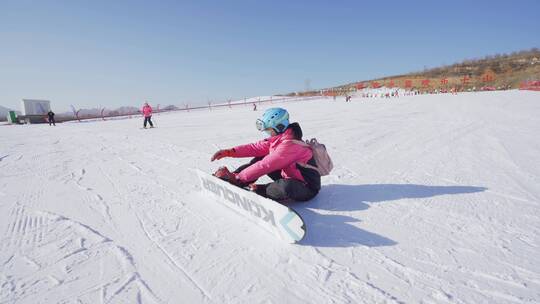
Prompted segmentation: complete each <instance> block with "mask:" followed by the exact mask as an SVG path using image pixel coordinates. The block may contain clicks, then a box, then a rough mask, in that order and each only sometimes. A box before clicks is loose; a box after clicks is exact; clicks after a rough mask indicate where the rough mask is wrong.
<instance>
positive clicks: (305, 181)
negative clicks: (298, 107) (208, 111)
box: [210, 108, 321, 201]
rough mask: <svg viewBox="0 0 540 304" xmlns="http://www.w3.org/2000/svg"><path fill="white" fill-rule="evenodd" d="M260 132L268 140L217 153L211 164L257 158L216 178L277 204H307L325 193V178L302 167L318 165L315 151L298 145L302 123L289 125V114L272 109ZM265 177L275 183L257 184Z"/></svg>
mask: <svg viewBox="0 0 540 304" xmlns="http://www.w3.org/2000/svg"><path fill="white" fill-rule="evenodd" d="M256 126H257V129H258V130H259V131H261V132H266V133H267V134H268V136H269V137H268V138H265V139H264V140H261V141H258V142H255V143H251V144H245V145H240V146H236V147H234V148H230V149H222V150H219V151H217V152H216V153H214V155H213V156H212V158H211V159H210V160H211V161H215V160H219V159H222V158H224V157H253V159H252V160H251V161H250V162H249V163H247V164H245V165H242V166H240V167H239V168H238V169H236V170H235V171H233V172H230V171H229V169H228V168H227V167H221V168H219V169H218V170H217V171H216V172H215V173H214V175H215V176H216V177H218V178H221V179H223V180H226V181H228V182H230V183H231V184H234V185H237V186H240V187H246V186H249V188H250V189H251V190H252V191H254V192H256V193H257V194H259V195H261V196H264V197H267V198H270V199H273V200H276V201H287V200H294V201H307V200H310V199H312V198H313V197H315V196H316V195H317V193H318V192H319V190H320V189H321V175H320V174H319V172H318V171H317V170H315V169H313V168H308V167H304V166H302V164H310V165H313V166H314V165H315V161H314V159H313V153H312V151H311V149H310V148H309V147H307V146H305V145H299V144H297V143H294V142H293V141H294V140H302V129H301V128H300V125H299V124H298V123H291V124H289V113H288V112H287V110H285V109H282V108H271V109H268V110H266V111H265V112H264V114H263V115H262V117H261V118H260V119H257V121H256ZM263 175H267V176H269V177H270V178H271V179H272V180H273V182H271V183H268V184H255V182H256V181H257V179H258V178H260V177H261V176H263Z"/></svg>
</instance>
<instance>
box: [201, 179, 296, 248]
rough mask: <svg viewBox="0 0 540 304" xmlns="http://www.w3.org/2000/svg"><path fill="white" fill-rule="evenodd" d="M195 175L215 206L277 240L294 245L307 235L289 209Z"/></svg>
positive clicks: (217, 180) (247, 192)
mask: <svg viewBox="0 0 540 304" xmlns="http://www.w3.org/2000/svg"><path fill="white" fill-rule="evenodd" d="M195 171H196V173H197V175H198V177H199V181H200V184H201V189H202V192H203V193H204V194H209V195H210V196H212V197H213V198H214V199H215V200H216V201H217V202H218V203H220V204H222V205H224V206H226V207H228V208H230V209H232V210H234V211H236V212H237V213H239V214H240V215H242V216H243V217H244V218H245V219H247V220H249V221H251V222H254V223H256V224H257V226H259V227H261V228H263V229H264V230H266V231H268V232H270V233H272V234H274V235H275V236H277V237H278V238H279V239H281V240H283V241H285V242H288V243H291V244H294V243H298V242H300V241H301V240H302V239H303V238H304V236H305V235H306V225H305V223H304V221H303V220H302V217H300V215H299V214H298V213H296V211H294V210H293V209H291V208H290V207H287V206H285V205H282V204H280V203H278V202H276V201H274V200H271V199H268V198H265V197H262V196H260V195H258V194H256V193H254V192H251V191H248V190H246V189H244V188H240V187H237V186H234V185H232V184H229V183H227V182H226V181H223V180H221V179H219V178H217V177H215V176H213V175H211V174H208V173H206V172H203V171H201V170H199V169H195Z"/></svg>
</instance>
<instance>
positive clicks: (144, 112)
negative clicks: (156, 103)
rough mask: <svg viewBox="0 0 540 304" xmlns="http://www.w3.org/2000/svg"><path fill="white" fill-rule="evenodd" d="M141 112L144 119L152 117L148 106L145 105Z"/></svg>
mask: <svg viewBox="0 0 540 304" xmlns="http://www.w3.org/2000/svg"><path fill="white" fill-rule="evenodd" d="M142 112H143V114H144V117H150V116H152V107H151V106H149V105H145V106H144V107H143V108H142Z"/></svg>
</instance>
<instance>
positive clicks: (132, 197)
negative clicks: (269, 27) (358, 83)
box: [0, 91, 540, 303]
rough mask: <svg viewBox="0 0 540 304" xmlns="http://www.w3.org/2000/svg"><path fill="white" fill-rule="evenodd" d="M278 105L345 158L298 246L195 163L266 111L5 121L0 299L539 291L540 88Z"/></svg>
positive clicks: (445, 295) (311, 299)
mask: <svg viewBox="0 0 540 304" xmlns="http://www.w3.org/2000/svg"><path fill="white" fill-rule="evenodd" d="M280 105H282V106H286V107H287V109H288V110H289V111H290V114H291V118H292V120H294V121H299V122H300V123H301V125H302V127H303V130H304V134H305V135H306V137H317V138H318V139H319V140H320V141H322V142H323V143H325V144H326V145H327V147H328V149H329V152H330V154H331V156H332V157H333V160H334V164H335V169H334V171H333V172H332V174H331V175H330V176H328V177H324V178H323V184H324V186H323V189H322V190H321V192H320V194H319V195H318V196H317V197H316V199H314V200H313V201H311V202H307V203H301V204H296V205H294V208H295V209H297V210H298V212H299V213H300V214H301V215H302V216H303V218H304V219H305V221H306V222H307V226H308V235H307V237H306V238H305V239H304V241H303V242H302V243H301V244H300V245H289V244H285V243H283V242H280V241H279V240H278V239H276V238H275V237H273V236H272V235H270V234H268V233H266V232H265V231H263V230H261V229H259V228H257V227H255V226H253V224H251V223H249V222H245V221H243V220H242V218H241V217H239V216H238V215H237V214H235V213H233V212H231V211H229V209H227V208H225V207H223V206H220V205H219V204H217V203H216V202H214V201H212V200H210V199H208V198H205V197H203V196H202V195H201V194H200V192H199V186H198V183H197V181H196V179H195V176H194V174H193V173H192V172H191V171H190V170H189V168H194V167H198V168H201V169H202V170H206V171H213V170H215V169H216V168H217V167H218V166H220V165H228V166H232V167H235V166H238V165H239V164H241V163H242V162H243V161H245V160H240V159H223V160H220V161H219V162H215V163H211V162H209V158H210V156H211V154H212V153H213V152H214V151H215V150H216V149H218V148H219V147H221V148H225V147H231V146H233V145H237V144H241V143H246V142H250V141H254V140H258V139H260V138H261V135H260V133H258V132H257V131H256V129H255V125H254V121H255V119H256V118H257V116H258V115H260V114H261V110H262V109H259V111H257V112H254V111H252V107H250V106H249V105H248V106H246V107H236V108H232V109H229V108H222V109H214V110H212V111H208V110H201V111H191V112H181V113H178V112H177V113H167V114H160V115H155V116H154V118H153V120H154V121H155V123H156V125H157V126H158V128H155V129H148V130H144V129H141V126H142V120H141V119H127V120H115V121H105V122H86V123H64V124H58V125H57V126H56V127H49V126H48V125H25V126H9V127H7V126H6V127H2V130H0V132H1V133H0V134H1V141H0V238H1V240H2V241H1V242H0V248H1V250H0V303H77V302H79V303H137V302H139V303H362V302H365V303H381V302H387V303H418V302H425V303H538V302H540V250H539V248H540V238H539V235H540V205H539V204H540V136H538V132H539V130H540V120H539V119H538V117H540V94H538V93H535V92H519V91H508V92H486V93H464V94H459V95H457V96H452V95H426V96H411V97H406V96H405V97H403V96H402V97H400V98H396V99H389V100H386V99H360V100H353V102H351V103H344V102H332V101H331V99H329V100H320V101H305V102H292V103H285V104H280ZM265 106H271V105H265Z"/></svg>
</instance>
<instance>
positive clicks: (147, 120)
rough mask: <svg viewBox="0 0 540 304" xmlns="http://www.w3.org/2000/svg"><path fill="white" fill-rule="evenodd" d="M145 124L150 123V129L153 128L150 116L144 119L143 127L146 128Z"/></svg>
mask: <svg viewBox="0 0 540 304" xmlns="http://www.w3.org/2000/svg"><path fill="white" fill-rule="evenodd" d="M146 123H150V127H152V128H153V127H154V124H153V123H152V116H148V117H145V118H144V127H145V128H146Z"/></svg>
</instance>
